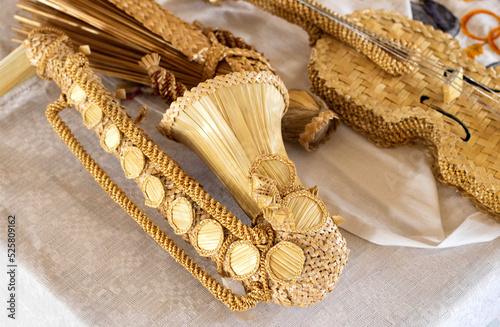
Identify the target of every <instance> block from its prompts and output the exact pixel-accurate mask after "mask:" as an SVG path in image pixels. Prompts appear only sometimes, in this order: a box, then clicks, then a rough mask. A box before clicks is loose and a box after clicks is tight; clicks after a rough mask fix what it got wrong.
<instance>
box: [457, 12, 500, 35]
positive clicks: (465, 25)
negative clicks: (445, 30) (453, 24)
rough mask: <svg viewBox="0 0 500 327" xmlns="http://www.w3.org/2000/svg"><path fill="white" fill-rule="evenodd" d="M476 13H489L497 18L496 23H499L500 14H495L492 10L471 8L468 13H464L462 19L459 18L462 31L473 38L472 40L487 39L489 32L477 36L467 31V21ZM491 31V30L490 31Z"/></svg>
mask: <svg viewBox="0 0 500 327" xmlns="http://www.w3.org/2000/svg"><path fill="white" fill-rule="evenodd" d="M477 14H487V15H490V16H493V17H495V18H496V19H497V20H498V23H500V16H498V15H497V14H495V13H494V12H491V11H489V10H487V9H476V10H473V11H471V12H470V13H468V14H466V15H465V16H464V17H462V19H461V20H460V25H461V27H462V31H463V32H464V34H465V35H467V36H469V37H471V38H473V39H474V40H478V41H487V40H488V36H489V35H490V34H488V36H487V37H479V36H476V35H474V34H472V33H471V32H469V30H468V29H467V23H468V22H469V20H470V19H471V18H472V17H473V16H475V15H477ZM490 33H491V31H490Z"/></svg>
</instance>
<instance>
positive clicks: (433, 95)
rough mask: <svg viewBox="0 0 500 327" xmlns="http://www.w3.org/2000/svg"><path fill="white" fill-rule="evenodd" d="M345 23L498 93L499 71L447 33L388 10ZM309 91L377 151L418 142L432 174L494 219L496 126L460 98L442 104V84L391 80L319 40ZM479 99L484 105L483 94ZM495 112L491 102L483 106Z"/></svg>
mask: <svg viewBox="0 0 500 327" xmlns="http://www.w3.org/2000/svg"><path fill="white" fill-rule="evenodd" d="M348 17H349V19H350V20H352V21H353V22H355V23H358V24H361V25H363V26H364V27H366V28H368V29H370V30H372V31H374V32H376V33H379V34H381V35H384V36H390V37H396V38H401V39H407V40H411V42H413V43H414V44H415V45H417V46H418V48H419V49H420V50H421V51H422V53H423V54H425V55H428V56H430V57H432V58H434V59H436V60H439V61H440V62H442V63H444V64H446V65H448V66H452V67H463V69H464V73H465V74H467V75H468V76H470V77H471V78H472V79H474V80H476V81H478V82H480V83H483V84H486V85H489V87H491V88H494V89H498V88H499V87H500V79H499V76H500V74H499V72H498V70H496V71H495V70H493V69H486V68H485V67H484V66H481V65H479V64H477V63H475V62H474V61H473V60H471V59H468V58H467V57H466V56H465V55H464V54H463V53H462V52H461V49H460V46H459V44H458V42H457V41H456V40H455V39H453V38H452V37H451V36H450V35H448V34H444V33H442V32H440V31H436V30H434V29H433V28H432V27H428V26H424V25H423V24H422V23H421V22H417V21H414V20H411V19H408V18H406V17H405V16H402V15H399V14H396V13H390V12H386V11H372V10H365V11H361V12H356V13H354V14H352V15H350V16H348ZM309 71H310V78H311V81H312V89H313V91H314V92H315V93H317V94H318V95H320V96H321V97H322V98H323V99H325V100H326V101H327V103H328V104H329V105H330V107H331V108H332V109H334V110H335V111H336V112H337V114H338V115H339V116H340V118H341V119H342V120H343V121H345V122H346V123H347V124H349V125H351V126H353V128H355V129H356V130H358V131H360V132H362V133H363V134H365V135H366V136H367V137H369V138H370V139H371V140H373V141H374V142H376V143H377V144H378V145H380V146H396V145H401V144H406V143H418V144H422V145H424V146H426V147H427V148H428V149H429V152H430V153H431V156H432V158H433V162H432V167H433V170H434V174H435V176H436V178H437V179H439V180H440V181H441V182H442V183H443V184H445V185H447V186H453V187H455V188H456V189H457V190H458V191H460V192H461V193H462V194H463V195H464V196H465V197H468V198H469V199H470V200H471V201H472V202H473V203H475V204H476V205H477V207H478V208H479V209H480V210H482V211H485V212H487V213H489V214H490V215H492V216H494V217H495V218H496V219H497V220H500V214H499V213H500V160H499V153H500V135H499V134H498V132H497V131H498V130H499V128H500V121H499V119H498V117H495V116H494V115H493V114H491V113H490V112H488V111H487V110H486V109H484V108H482V106H481V105H480V104H478V103H476V102H475V101H473V100H471V99H468V98H467V97H466V96H465V95H461V96H460V97H459V98H458V99H457V100H456V101H455V102H453V103H452V105H445V104H443V100H442V99H443V91H442V86H443V82H441V81H440V80H439V79H437V78H435V77H432V76H429V75H427V74H424V73H421V72H418V71H417V72H415V73H412V74H406V75H403V76H399V77H394V76H391V75H389V74H387V73H386V72H384V71H383V70H382V69H380V68H379V67H378V66H377V65H375V64H374V63H373V62H372V61H370V60H369V59H368V58H366V57H365V56H363V55H362V54H360V53H358V52H356V51H355V50H354V49H352V48H350V47H346V46H344V45H342V44H341V43H340V42H339V41H337V40H335V39H333V38H331V37H329V36H323V37H321V38H320V39H319V40H318V41H317V43H316V45H315V46H314V48H313V53H312V56H311V61H310V65H309ZM424 95H425V96H428V97H429V98H430V100H429V101H428V102H426V104H430V105H432V106H435V107H440V108H442V109H443V110H444V111H446V112H448V113H449V114H452V115H454V116H455V117H457V118H458V119H459V120H460V121H462V122H463V123H464V125H465V126H466V127H467V129H468V130H469V132H470V133H471V138H470V140H468V141H464V140H463V139H462V138H464V135H465V133H464V129H463V128H462V127H461V126H459V125H458V124H457V122H456V121H454V120H452V119H449V118H446V117H445V116H443V115H442V114H441V113H439V112H438V111H435V110H433V109H432V108H431V107H430V106H427V105H422V104H421V103H420V99H421V96H424ZM483 100H485V101H486V102H489V101H490V100H488V99H486V98H484V97H483ZM489 103H490V104H491V105H493V106H496V107H498V105H497V104H494V103H492V102H489Z"/></svg>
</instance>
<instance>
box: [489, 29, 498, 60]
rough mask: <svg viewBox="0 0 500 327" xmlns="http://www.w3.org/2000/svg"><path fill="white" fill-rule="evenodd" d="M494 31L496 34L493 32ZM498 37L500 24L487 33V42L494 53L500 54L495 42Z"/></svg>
mask: <svg viewBox="0 0 500 327" xmlns="http://www.w3.org/2000/svg"><path fill="white" fill-rule="evenodd" d="M495 33H496V34H495ZM499 37H500V26H498V27H495V28H494V29H492V30H491V31H490V32H489V33H488V44H489V45H490V47H491V48H492V49H493V51H495V52H496V53H498V54H500V48H499V47H498V46H497V45H496V44H495V40H496V39H498V38H499Z"/></svg>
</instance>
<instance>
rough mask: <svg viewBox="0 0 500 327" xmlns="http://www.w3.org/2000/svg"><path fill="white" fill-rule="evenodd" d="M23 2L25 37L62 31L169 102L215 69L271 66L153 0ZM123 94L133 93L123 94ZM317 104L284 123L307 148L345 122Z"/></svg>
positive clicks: (295, 111)
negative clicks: (33, 32) (31, 33)
mask: <svg viewBox="0 0 500 327" xmlns="http://www.w3.org/2000/svg"><path fill="white" fill-rule="evenodd" d="M20 1H21V3H20V4H19V5H18V6H19V7H20V8H22V9H23V11H24V12H25V13H24V15H23V16H21V15H16V16H15V18H16V19H17V20H18V22H19V24H20V25H21V26H20V28H15V30H16V31H17V33H18V34H19V35H20V36H22V37H26V35H27V34H28V33H29V31H31V30H32V29H33V28H36V27H40V26H41V25H44V26H52V27H56V28H58V29H61V30H62V31H64V32H65V33H66V34H68V35H69V36H70V37H71V38H72V40H73V41H74V42H75V44H77V45H79V47H80V49H81V51H84V52H85V53H88V52H89V51H90V52H92V54H91V56H90V57H89V60H90V65H91V67H92V68H93V69H94V70H95V71H96V72H99V73H102V74H107V75H110V76H114V77H119V78H123V79H127V80H130V81H133V82H135V83H140V84H147V85H150V86H151V87H152V88H153V89H154V92H155V93H156V94H158V95H159V96H160V97H161V98H162V99H163V101H164V102H165V103H166V104H167V105H170V103H171V102H172V101H175V100H176V99H177V97H180V96H182V95H183V94H184V92H185V91H186V90H187V87H193V86H196V85H197V84H198V83H199V82H202V81H204V80H205V79H207V78H212V77H214V76H215V75H216V74H218V75H224V74H227V73H230V72H239V71H255V72H260V71H272V68H271V67H270V65H269V63H268V62H267V60H266V59H265V58H264V57H263V56H262V55H261V54H260V53H258V52H256V51H255V49H254V48H253V47H252V46H251V45H248V44H247V43H246V42H245V41H244V40H242V39H241V38H239V37H236V36H234V35H233V34H231V33H230V32H228V31H224V30H221V29H219V28H214V29H212V28H206V27H204V26H202V25H201V24H200V23H199V22H195V23H193V25H190V24H188V23H186V22H184V21H182V20H180V19H179V18H177V17H175V16H174V15H172V13H170V12H169V11H167V10H165V9H164V8H162V7H161V6H159V5H158V4H157V3H156V2H154V1H153V0H141V1H138V0H112V1H106V0H87V1H83V0H44V1H41V0H39V1H28V0H20ZM122 10H124V11H125V12H122ZM27 16H28V17H27ZM160 57H161V58H162V60H161V62H160ZM138 62H139V63H140V64H139V65H138V64H137V63H138ZM116 96H117V97H118V98H125V97H126V96H125V94H123V92H120V93H118V94H117V95H116ZM296 97H297V99H296V100H297V101H295V103H304V102H303V101H302V98H304V94H301V93H300V92H298V93H296V92H291V94H290V98H291V99H292V101H293V100H294V98H296ZM314 101H318V104H312V103H311V102H310V101H307V102H306V103H305V104H306V105H307V107H306V108H304V110H303V112H302V109H301V108H300V106H299V107H296V106H293V107H292V108H291V110H290V111H289V112H288V113H287V115H286V116H285V117H283V118H284V121H283V124H282V128H283V135H284V137H285V138H287V139H291V140H294V141H299V142H300V144H302V145H303V146H304V147H305V148H306V149H308V150H314V149H316V148H317V147H318V145H320V144H322V143H323V142H324V141H325V140H326V139H328V137H329V135H330V134H331V133H332V132H333V131H334V130H335V128H336V126H337V124H338V121H337V120H336V119H335V118H334V117H333V116H332V114H331V112H330V111H327V110H326V109H325V110H322V109H320V111H316V110H314V111H311V110H310V109H311V108H310V106H311V105H312V106H314V107H321V108H322V107H323V104H321V103H320V102H319V101H320V100H317V99H315V100H314ZM314 101H313V102H314Z"/></svg>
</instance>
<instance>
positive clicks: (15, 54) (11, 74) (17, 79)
mask: <svg viewBox="0 0 500 327" xmlns="http://www.w3.org/2000/svg"><path fill="white" fill-rule="evenodd" d="M0 72H2V78H0V98H1V97H2V96H4V95H5V94H6V93H7V92H9V91H10V90H12V89H13V88H15V87H17V86H18V85H21V84H22V83H24V82H25V81H26V80H27V79H28V78H30V77H32V76H35V72H36V71H35V68H34V67H33V66H31V65H30V64H29V61H28V58H27V57H26V48H25V47H24V45H20V46H18V47H17V48H16V49H15V50H14V51H12V52H11V53H10V54H9V55H8V56H7V57H5V58H4V59H3V60H2V61H0Z"/></svg>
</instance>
